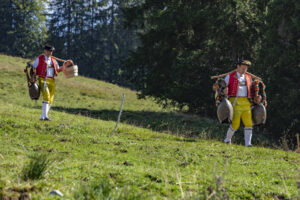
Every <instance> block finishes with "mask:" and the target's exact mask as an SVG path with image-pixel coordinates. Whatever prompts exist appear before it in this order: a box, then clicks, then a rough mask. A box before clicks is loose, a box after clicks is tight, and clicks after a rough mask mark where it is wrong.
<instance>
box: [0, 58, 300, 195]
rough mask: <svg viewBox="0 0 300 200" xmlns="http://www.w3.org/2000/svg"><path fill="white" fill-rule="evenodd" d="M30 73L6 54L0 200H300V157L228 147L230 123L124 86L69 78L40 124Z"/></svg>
mask: <svg viewBox="0 0 300 200" xmlns="http://www.w3.org/2000/svg"><path fill="white" fill-rule="evenodd" d="M24 67H25V60H23V59H21V58H14V57H9V56H5V55H0V199H5V200H7V199H254V198H255V199H274V198H277V199H298V198H300V191H299V189H298V188H297V185H296V182H297V179H298V177H299V175H300V174H299V171H297V170H298V168H299V164H300V158H299V154H296V153H293V152H285V151H281V150H274V149H268V148H263V147H253V148H246V147H244V146H242V145H225V144H223V143H222V142H221V138H223V137H224V134H225V133H224V132H225V130H226V126H223V125H220V124H218V123H216V121H213V120H208V119H202V118H199V117H197V116H189V115H185V114H180V113H177V112H176V110H174V109H166V110H163V109H162V108H161V107H160V106H159V105H157V104H155V103H154V102H153V101H152V100H151V99H147V100H138V99H137V98H136V93H135V92H134V91H131V90H128V89H124V88H121V87H118V86H116V85H112V84H109V83H105V82H102V81H97V80H93V79H88V78H84V77H76V78H72V79H65V78H64V77H63V75H62V74H60V76H59V77H58V78H57V81H56V83H57V91H56V96H55V100H54V104H53V107H52V109H51V111H50V113H49V114H50V115H49V116H50V117H51V118H52V121H50V122H41V121H39V120H38V119H39V117H40V114H41V100H39V101H37V102H35V101H31V100H30V98H29V95H28V91H27V88H26V79H25V75H24V73H23V68H24ZM79 67H80V66H79ZM123 93H125V103H124V110H123V114H122V117H121V123H120V124H119V128H118V130H117V132H116V133H114V134H112V130H113V128H114V126H115V124H116V120H117V117H118V113H119V109H120V104H121V99H122V94H123ZM254 137H256V136H254ZM256 138H258V137H256ZM235 139H236V142H237V143H240V142H241V141H242V135H240V136H238V137H235ZM254 139H255V138H254ZM38 171H41V172H44V173H41V175H42V176H41V177H39V178H38V175H37V172H38ZM34 178H38V179H34ZM54 189H57V190H59V191H61V192H62V193H63V194H64V197H59V196H51V195H49V193H50V191H52V190H54Z"/></svg>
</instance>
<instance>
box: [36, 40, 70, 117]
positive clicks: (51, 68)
mask: <svg viewBox="0 0 300 200" xmlns="http://www.w3.org/2000/svg"><path fill="white" fill-rule="evenodd" d="M53 51H54V47H53V46H51V45H48V44H47V45H45V47H44V54H42V55H40V56H39V57H38V58H36V60H35V62H34V63H33V66H32V67H33V69H34V73H35V74H36V75H37V76H38V81H39V86H40V89H41V92H42V94H43V105H42V114H41V117H40V120H50V118H49V117H48V112H49V110H50V107H51V105H52V103H53V99H54V92H55V86H56V85H55V80H54V76H57V73H58V72H61V71H64V68H65V67H64V65H63V66H61V67H60V66H59V65H58V63H57V61H56V59H55V58H54V57H52V53H53ZM32 77H33V76H32ZM31 81H32V82H34V80H31Z"/></svg>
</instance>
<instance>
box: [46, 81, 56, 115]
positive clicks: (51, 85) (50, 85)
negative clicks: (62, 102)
mask: <svg viewBox="0 0 300 200" xmlns="http://www.w3.org/2000/svg"><path fill="white" fill-rule="evenodd" d="M47 85H48V90H49V104H47V106H46V120H51V119H50V118H49V117H48V112H49V110H50V108H51V104H52V102H53V99H54V92H55V81H54V79H50V78H49V79H47Z"/></svg>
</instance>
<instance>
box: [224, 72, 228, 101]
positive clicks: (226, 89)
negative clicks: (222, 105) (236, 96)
mask: <svg viewBox="0 0 300 200" xmlns="http://www.w3.org/2000/svg"><path fill="white" fill-rule="evenodd" d="M225 83H226V85H227V86H228V83H229V75H227V76H226V77H225ZM223 94H225V95H226V96H227V95H228V87H226V88H225V89H224V90H223Z"/></svg>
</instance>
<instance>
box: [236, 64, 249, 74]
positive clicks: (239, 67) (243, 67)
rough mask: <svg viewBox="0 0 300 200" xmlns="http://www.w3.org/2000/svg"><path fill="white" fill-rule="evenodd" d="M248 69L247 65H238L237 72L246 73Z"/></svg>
mask: <svg viewBox="0 0 300 200" xmlns="http://www.w3.org/2000/svg"><path fill="white" fill-rule="evenodd" d="M247 70H248V66H247V65H238V66H237V72H238V73H240V74H244V73H245V72H247Z"/></svg>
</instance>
